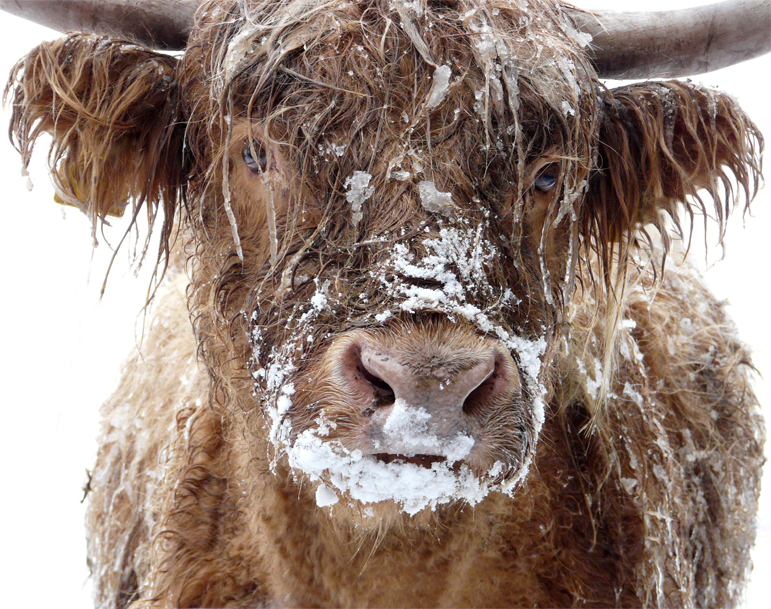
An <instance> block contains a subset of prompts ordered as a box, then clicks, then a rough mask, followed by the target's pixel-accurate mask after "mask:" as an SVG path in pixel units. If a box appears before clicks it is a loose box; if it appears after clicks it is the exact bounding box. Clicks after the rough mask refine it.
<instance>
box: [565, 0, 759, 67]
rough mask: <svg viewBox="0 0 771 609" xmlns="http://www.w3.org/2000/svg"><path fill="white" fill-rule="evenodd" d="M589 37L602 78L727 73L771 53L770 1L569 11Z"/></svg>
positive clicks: (590, 52)
mask: <svg viewBox="0 0 771 609" xmlns="http://www.w3.org/2000/svg"><path fill="white" fill-rule="evenodd" d="M568 14H569V15H570V16H571V17H572V19H573V22H574V23H575V26H576V28H577V29H578V30H579V31H581V32H583V33H586V34H590V35H591V36H592V42H591V44H590V46H589V47H588V52H589V55H590V57H591V58H592V61H593V63H594V65H595V67H596V69H597V73H598V74H599V75H600V76H601V77H602V78H657V77H666V78H677V77H682V76H693V75H696V74H704V73H706V72H712V71H714V70H719V69H720V68H726V67H728V66H731V65H734V64H736V63H739V62H741V61H745V60H747V59H753V58H755V57H759V56H761V55H764V54H765V53H768V52H769V51H771V0H728V1H726V2H720V3H718V4H710V5H707V6H697V7H692V8H687V9H682V10H677V11H661V12H640V13H621V12H614V11H594V12H592V13H587V12H583V11H580V10H577V9H569V10H568Z"/></svg>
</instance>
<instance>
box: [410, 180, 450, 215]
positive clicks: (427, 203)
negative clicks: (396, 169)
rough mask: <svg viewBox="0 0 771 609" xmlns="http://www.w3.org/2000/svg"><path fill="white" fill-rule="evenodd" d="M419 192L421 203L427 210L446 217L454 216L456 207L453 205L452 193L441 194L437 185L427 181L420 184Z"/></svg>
mask: <svg viewBox="0 0 771 609" xmlns="http://www.w3.org/2000/svg"><path fill="white" fill-rule="evenodd" d="M418 192H419V193H420V203H421V205H423V207H424V208H425V209H427V210H428V211H431V212H434V213H438V214H442V215H444V216H452V214H453V212H454V211H455V205H453V202H452V194H451V193H449V192H440V191H439V190H437V188H436V184H434V183H433V182H429V181H427V180H424V181H422V182H418Z"/></svg>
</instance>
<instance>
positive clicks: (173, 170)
mask: <svg viewBox="0 0 771 609" xmlns="http://www.w3.org/2000/svg"><path fill="white" fill-rule="evenodd" d="M176 66H177V60H176V59H175V58H173V57H170V56H167V55H161V54H158V53H154V52H152V51H150V50H147V49H144V48H142V47H138V46H135V45H132V44H128V43H125V42H121V41H115V40H110V39H108V38H105V37H101V36H91V35H70V36H68V37H66V38H62V39H60V40H57V41H55V42H49V43H44V44H41V45H40V46H38V47H37V48H35V49H34V50H33V51H32V52H31V53H30V54H29V55H27V57H26V58H24V59H22V60H21V61H20V62H19V63H17V64H16V66H15V67H14V69H13V71H12V72H11V77H10V80H9V82H8V85H7V86H6V89H5V97H6V99H7V98H8V97H9V96H12V98H13V114H12V117H11V126H10V136H11V140H12V141H13V143H14V145H15V147H16V149H17V150H18V151H19V152H20V154H21V155H22V157H23V159H24V164H25V166H26V165H27V164H28V163H29V160H30V156H31V154H32V149H33V147H34V145H35V142H36V141H37V139H38V137H40V135H41V134H43V133H44V132H45V133H49V134H50V135H51V136H52V137H53V143H52V145H51V150H50V152H49V157H48V158H49V165H50V170H51V174H52V177H53V181H54V185H55V187H56V190H57V194H58V197H59V198H60V199H61V200H63V201H64V202H65V203H68V204H71V205H74V206H76V207H78V208H80V209H81V210H82V211H83V212H85V213H86V214H88V215H89V216H91V218H92V220H93V222H94V226H95V227H96V225H97V220H99V221H102V222H103V221H104V219H105V217H106V216H107V215H118V216H119V215H122V214H123V212H124V210H125V208H126V206H127V205H128V203H129V202H132V203H133V216H132V221H131V224H132V225H133V224H134V222H135V220H136V218H137V215H138V213H139V211H140V209H141V208H142V207H143V206H144V205H145V204H147V206H146V209H147V214H148V217H149V220H150V224H151V225H152V223H153V221H154V220H155V218H156V215H157V211H158V209H159V208H160V207H163V212H164V214H163V229H162V232H163V235H162V239H161V243H162V246H161V248H162V250H161V251H162V252H163V253H168V247H169V246H168V241H169V236H170V233H171V226H172V224H173V221H174V211H175V209H176V207H177V202H178V200H179V198H180V196H181V188H182V184H183V179H184V168H183V162H182V152H183V138H184V125H183V124H182V121H181V120H180V119H179V104H178V95H177V82H176Z"/></svg>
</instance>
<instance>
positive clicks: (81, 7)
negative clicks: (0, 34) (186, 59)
mask: <svg viewBox="0 0 771 609" xmlns="http://www.w3.org/2000/svg"><path fill="white" fill-rule="evenodd" d="M201 4H202V0H0V9H2V10H4V11H7V12H9V13H13V14H14V15H18V16H19V17H24V18H25V19H29V20H30V21H34V22H35V23H39V24H41V25H45V26H47V27H51V28H54V29H56V30H59V31H60V32H70V31H78V32H90V33H94V34H109V35H111V36H115V37H118V38H128V39H130V40H135V41H137V42H141V43H143V44H145V45H147V46H150V47H152V48H156V49H166V50H179V49H183V48H185V44H186V43H187V37H188V34H189V33H190V29H191V28H192V26H193V16H194V15H195V11H196V10H197V9H198V7H199V6H200V5H201Z"/></svg>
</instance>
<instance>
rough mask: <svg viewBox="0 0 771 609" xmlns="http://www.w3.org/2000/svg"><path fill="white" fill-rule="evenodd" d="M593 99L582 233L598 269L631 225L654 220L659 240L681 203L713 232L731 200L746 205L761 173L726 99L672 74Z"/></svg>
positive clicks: (754, 141)
mask: <svg viewBox="0 0 771 609" xmlns="http://www.w3.org/2000/svg"><path fill="white" fill-rule="evenodd" d="M600 99H601V103H602V110H601V113H600V120H601V126H600V134H599V139H600V141H599V149H598V158H597V171H596V172H595V173H594V175H593V177H592V179H591V180H590V182H589V187H588V191H587V198H586V204H585V207H584V212H583V222H584V229H583V234H585V235H589V236H591V238H592V239H594V241H595V243H594V245H595V246H596V247H597V248H599V249H600V250H602V251H601V252H600V253H601V254H602V256H601V257H602V259H603V262H604V263H605V266H606V268H607V267H608V265H609V263H610V261H611V260H612V259H613V257H614V255H615V254H620V255H621V256H622V257H623V256H625V253H626V252H628V251H629V250H628V249H627V248H626V245H633V244H634V240H635V238H636V237H635V236H636V235H637V234H639V233H638V231H639V230H640V229H641V228H642V229H644V228H645V227H646V226H649V225H654V226H655V227H656V228H657V230H658V231H659V233H660V234H661V235H662V237H663V239H664V241H665V244H666V240H667V239H668V235H669V232H670V229H671V227H672V224H674V225H675V228H676V229H679V228H680V226H679V222H680V221H679V212H680V211H681V210H684V211H685V212H686V213H687V214H690V215H691V217H693V215H694V214H696V213H703V214H705V215H706V216H708V217H713V218H714V219H715V220H716V221H717V222H718V225H719V230H720V235H721V237H722V235H723V231H724V228H725V220H726V219H727V216H728V214H729V213H730V211H731V209H732V207H733V205H734V203H735V202H741V201H742V200H743V201H744V204H745V209H746V207H747V206H749V203H750V202H751V200H752V198H753V197H754V196H755V193H756V192H757V189H758V185H759V182H760V180H761V173H760V167H761V160H760V159H761V153H762V149H763V137H762V136H761V134H760V132H759V131H758V129H757V127H756V126H755V125H754V124H753V123H752V121H751V120H750V119H749V118H748V117H747V115H746V114H744V112H742V110H741V109H740V108H739V106H738V105H737V103H736V102H735V100H734V99H733V98H731V97H730V96H728V95H726V94H724V93H720V92H718V91H712V90H710V89H707V88H705V87H702V86H699V85H695V84H692V83H688V82H679V81H668V82H644V83H637V84H632V85H628V86H624V87H619V88H617V89H613V90H612V91H607V90H605V91H604V92H603V95H601V98H600ZM681 232H686V235H685V236H686V237H687V231H681Z"/></svg>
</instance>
